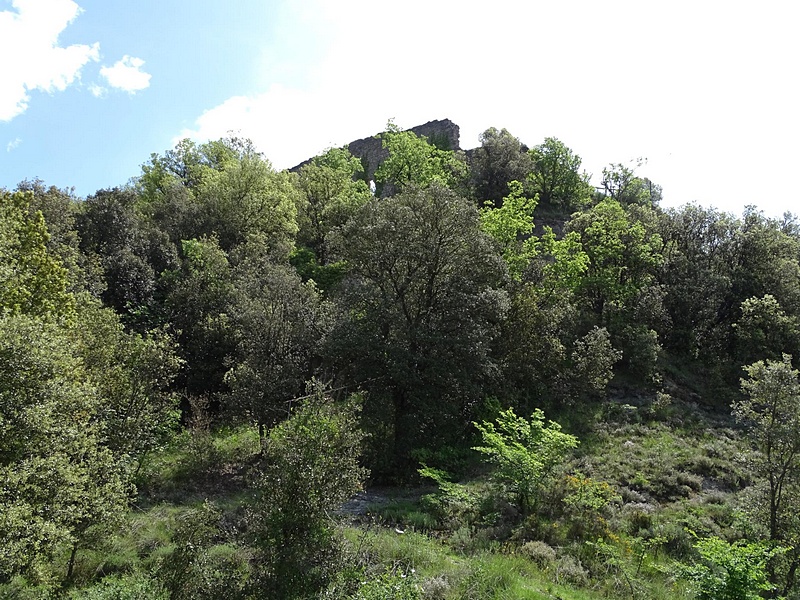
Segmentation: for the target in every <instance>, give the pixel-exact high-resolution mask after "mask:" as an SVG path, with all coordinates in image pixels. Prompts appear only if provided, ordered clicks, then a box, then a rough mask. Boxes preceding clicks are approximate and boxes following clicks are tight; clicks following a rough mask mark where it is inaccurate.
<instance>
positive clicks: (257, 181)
mask: <svg viewBox="0 0 800 600" xmlns="http://www.w3.org/2000/svg"><path fill="white" fill-rule="evenodd" d="M137 188H138V191H139V195H140V208H141V210H142V212H143V213H145V214H148V215H150V216H151V217H152V218H153V219H154V220H155V221H156V222H157V223H160V224H162V228H163V229H165V230H166V231H168V232H169V234H170V238H171V239H172V241H173V242H174V243H175V244H179V243H180V241H181V240H185V239H191V238H200V237H204V236H205V237H212V236H215V237H216V238H217V239H218V240H219V245H220V246H221V247H222V248H223V249H224V250H226V251H228V250H230V249H232V248H233V247H234V246H235V245H237V244H239V243H241V242H243V241H244V240H246V239H247V237H248V236H249V235H250V234H253V233H259V232H260V233H264V234H267V235H268V236H269V238H270V242H271V243H272V244H273V245H274V246H275V247H276V248H278V247H281V248H282V250H283V252H285V253H286V254H288V252H289V251H290V250H291V246H292V244H293V242H294V236H295V235H296V234H297V205H298V203H299V201H300V197H299V194H298V191H297V189H296V188H295V186H294V185H293V177H292V176H291V174H289V173H286V172H280V173H279V172H276V171H275V170H274V169H273V168H272V165H271V164H270V163H269V161H268V160H266V159H265V158H264V156H263V155H262V154H261V153H260V152H258V151H257V150H256V148H255V146H254V144H253V143H252V142H251V141H250V140H248V139H243V138H238V137H228V138H223V139H220V140H215V141H211V142H207V143H205V144H200V145H197V144H195V143H194V142H192V141H190V140H182V141H181V142H179V143H178V144H177V145H176V146H175V148H174V149H173V150H168V151H167V152H166V153H165V154H164V156H160V155H158V154H153V155H152V156H151V158H150V162H149V163H148V164H145V165H143V166H142V175H141V177H140V178H139V180H138V181H137Z"/></svg>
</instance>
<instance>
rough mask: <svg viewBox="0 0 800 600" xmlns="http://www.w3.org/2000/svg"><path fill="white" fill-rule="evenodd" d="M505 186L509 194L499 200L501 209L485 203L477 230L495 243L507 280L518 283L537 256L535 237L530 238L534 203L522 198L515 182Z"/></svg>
mask: <svg viewBox="0 0 800 600" xmlns="http://www.w3.org/2000/svg"><path fill="white" fill-rule="evenodd" d="M508 187H509V188H510V192H509V194H508V196H506V197H505V198H503V204H502V206H500V207H499V208H495V207H494V206H493V205H492V203H491V202H490V201H487V203H486V206H485V207H484V208H482V209H481V211H480V219H481V229H483V231H485V232H486V233H488V234H489V235H490V236H492V237H493V238H494V239H495V240H496V241H497V243H498V244H499V245H500V252H501V254H502V256H503V260H505V261H506V264H508V271H509V273H510V274H511V277H512V278H514V279H516V280H520V279H521V278H522V273H523V271H524V270H525V268H526V267H527V266H528V264H529V263H530V261H531V260H532V259H533V257H534V256H536V254H537V251H536V238H533V237H531V233H532V232H533V210H534V209H535V208H536V200H535V199H532V198H526V197H525V196H524V195H523V191H522V184H521V183H519V182H518V181H511V182H509V183H508Z"/></svg>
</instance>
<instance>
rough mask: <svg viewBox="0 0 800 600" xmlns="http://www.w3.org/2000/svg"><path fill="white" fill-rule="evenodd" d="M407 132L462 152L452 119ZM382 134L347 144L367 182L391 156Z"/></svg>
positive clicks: (304, 162) (437, 144) (432, 122)
mask: <svg viewBox="0 0 800 600" xmlns="http://www.w3.org/2000/svg"><path fill="white" fill-rule="evenodd" d="M407 131H412V132H414V133H415V134H417V135H419V136H425V137H426V138H427V139H428V142H430V143H431V144H433V145H434V146H437V147H438V148H442V149H443V150H460V149H461V147H460V146H459V140H460V130H459V127H458V125H456V124H455V123H453V122H452V121H451V120H450V119H439V120H437V121H428V122H427V123H424V124H422V125H417V126H416V127H412V128H411V129H409V130H407ZM378 135H380V134H376V135H374V136H371V137H367V138H363V139H360V140H355V141H352V142H350V143H349V144H347V149H348V150H349V151H350V153H351V154H352V155H353V156H355V157H356V158H358V159H359V160H361V164H362V165H363V166H364V175H365V179H366V180H367V181H369V180H371V179H374V177H375V171H376V170H377V169H378V167H379V166H380V164H381V163H382V162H383V161H384V160H386V158H387V157H388V156H389V152H388V151H387V150H386V149H385V148H384V147H383V145H382V143H381V140H380V138H379V137H378ZM310 160H311V159H309V160H306V161H303V162H302V163H300V164H299V165H297V166H296V167H292V168H291V169H289V170H290V171H297V170H298V169H300V167H302V166H303V165H304V164H306V163H308V162H309V161H310Z"/></svg>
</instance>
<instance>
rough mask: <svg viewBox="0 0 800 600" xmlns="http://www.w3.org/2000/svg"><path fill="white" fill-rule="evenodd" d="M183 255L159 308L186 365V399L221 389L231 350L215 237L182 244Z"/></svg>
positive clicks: (225, 272)
mask: <svg viewBox="0 0 800 600" xmlns="http://www.w3.org/2000/svg"><path fill="white" fill-rule="evenodd" d="M182 255H183V256H182V258H183V261H182V265H181V268H180V270H176V271H173V272H170V273H167V274H166V279H167V280H168V288H169V289H168V292H167V297H166V300H165V307H164V308H165V311H166V313H167V320H168V322H169V323H170V324H171V325H172V327H174V328H175V330H176V331H177V332H178V333H177V339H178V343H179V344H180V349H181V358H183V359H184V360H185V361H186V368H185V369H184V371H183V373H182V374H181V377H180V378H179V383H180V384H181V385H182V387H184V388H185V389H186V390H187V392H188V393H189V394H191V395H195V396H201V395H204V394H213V393H218V392H221V391H223V390H225V389H226V386H225V382H224V377H225V373H226V371H227V370H228V368H229V365H227V364H226V362H227V361H228V360H229V359H230V357H231V356H232V355H233V353H234V351H235V348H236V337H235V330H234V329H233V327H232V324H231V320H230V312H231V308H232V306H233V304H234V301H235V297H236V288H235V285H234V283H233V277H232V273H231V266H230V262H229V260H228V255H227V253H226V252H225V251H224V250H222V248H220V247H219V243H218V242H217V240H216V238H201V239H192V240H185V241H184V242H183V244H182Z"/></svg>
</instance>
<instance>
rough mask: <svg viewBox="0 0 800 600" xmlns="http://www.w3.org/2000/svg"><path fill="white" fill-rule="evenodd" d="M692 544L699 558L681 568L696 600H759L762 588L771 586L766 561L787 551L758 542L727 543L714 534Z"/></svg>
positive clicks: (771, 587)
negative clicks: (694, 593)
mask: <svg viewBox="0 0 800 600" xmlns="http://www.w3.org/2000/svg"><path fill="white" fill-rule="evenodd" d="M694 547H695V549H696V550H697V552H698V553H699V554H700V561H699V562H696V563H695V564H693V565H688V566H684V567H683V568H681V569H680V571H681V573H682V574H683V575H684V576H686V577H688V578H689V579H690V580H691V581H692V582H694V584H695V586H696V589H697V598H698V600H759V599H760V598H761V592H762V591H768V590H772V589H773V586H772V585H771V584H770V583H769V582H768V581H767V574H766V564H767V561H768V560H769V559H770V558H772V557H773V556H775V555H776V554H780V553H783V552H785V551H786V548H772V549H769V548H767V547H766V546H765V545H764V544H761V543H750V544H743V543H737V544H729V543H728V542H726V541H725V540H721V539H720V538H717V537H709V538H704V539H701V540H698V541H697V543H696V544H695V545H694Z"/></svg>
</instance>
